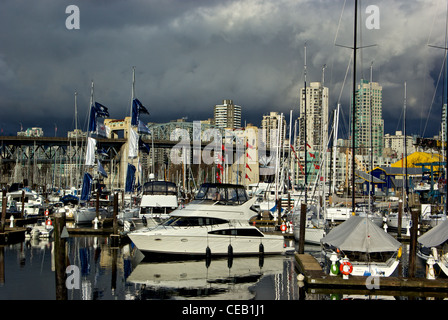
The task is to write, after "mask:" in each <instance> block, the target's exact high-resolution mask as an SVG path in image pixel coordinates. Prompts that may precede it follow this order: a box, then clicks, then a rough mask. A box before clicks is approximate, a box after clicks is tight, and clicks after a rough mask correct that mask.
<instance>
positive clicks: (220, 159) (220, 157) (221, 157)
mask: <svg viewBox="0 0 448 320" xmlns="http://www.w3.org/2000/svg"><path fill="white" fill-rule="evenodd" d="M217 155H218V158H219V161H221V162H224V158H223V156H222V154H221V153H218V154H217Z"/></svg>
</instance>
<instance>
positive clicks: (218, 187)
mask: <svg viewBox="0 0 448 320" xmlns="http://www.w3.org/2000/svg"><path fill="white" fill-rule="evenodd" d="M207 200H209V201H217V202H218V204H231V205H232V204H233V205H239V204H243V203H244V202H246V201H247V200H249V198H248V196H247V194H246V190H245V189H244V187H243V186H239V185H232V184H214V183H204V184H203V185H201V187H200V188H199V191H198V193H197V194H196V196H195V198H194V200H193V201H194V202H196V203H199V202H202V201H207Z"/></svg>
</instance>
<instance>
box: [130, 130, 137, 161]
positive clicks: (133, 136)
mask: <svg viewBox="0 0 448 320" xmlns="http://www.w3.org/2000/svg"><path fill="white" fill-rule="evenodd" d="M128 139H129V155H128V157H129V158H136V157H137V156H138V133H137V132H135V131H134V130H133V129H131V130H130V131H129V138H128Z"/></svg>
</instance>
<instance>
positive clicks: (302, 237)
mask: <svg viewBox="0 0 448 320" xmlns="http://www.w3.org/2000/svg"><path fill="white" fill-rule="evenodd" d="M305 223H306V203H302V205H301V208H300V229H299V248H298V252H299V254H303V253H304V252H305Z"/></svg>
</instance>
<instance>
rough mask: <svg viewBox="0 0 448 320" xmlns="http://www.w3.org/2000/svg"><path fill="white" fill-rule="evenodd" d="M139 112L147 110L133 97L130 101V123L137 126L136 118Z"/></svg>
mask: <svg viewBox="0 0 448 320" xmlns="http://www.w3.org/2000/svg"><path fill="white" fill-rule="evenodd" d="M140 113H146V114H149V112H148V110H147V109H146V108H145V107H144V106H143V105H142V103H141V102H140V100H138V99H134V100H133V101H132V119H131V125H133V126H137V125H138V120H139V117H140Z"/></svg>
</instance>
